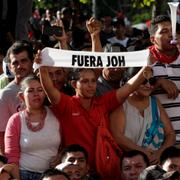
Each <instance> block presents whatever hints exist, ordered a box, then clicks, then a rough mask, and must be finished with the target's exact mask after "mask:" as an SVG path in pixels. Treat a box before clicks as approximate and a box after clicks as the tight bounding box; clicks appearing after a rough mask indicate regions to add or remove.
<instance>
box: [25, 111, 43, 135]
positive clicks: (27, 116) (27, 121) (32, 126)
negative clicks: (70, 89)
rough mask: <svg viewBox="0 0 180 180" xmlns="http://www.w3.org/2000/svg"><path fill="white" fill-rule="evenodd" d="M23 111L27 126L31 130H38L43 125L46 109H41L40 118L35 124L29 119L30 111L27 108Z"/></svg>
mask: <svg viewBox="0 0 180 180" xmlns="http://www.w3.org/2000/svg"><path fill="white" fill-rule="evenodd" d="M24 112H25V120H26V125H27V128H28V129H29V130H31V131H33V132H36V131H40V130H41V129H42V128H43V126H44V121H45V117H46V110H43V112H42V118H41V120H40V121H39V122H38V124H37V125H34V124H33V122H32V121H31V119H30V113H29V112H28V111H27V109H26V110H25V111H24Z"/></svg>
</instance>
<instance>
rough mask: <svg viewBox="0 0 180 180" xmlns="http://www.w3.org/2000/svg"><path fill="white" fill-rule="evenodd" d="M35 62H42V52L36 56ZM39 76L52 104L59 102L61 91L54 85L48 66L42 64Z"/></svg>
mask: <svg viewBox="0 0 180 180" xmlns="http://www.w3.org/2000/svg"><path fill="white" fill-rule="evenodd" d="M34 62H36V63H37V64H40V63H41V52H40V51H38V53H37V54H36V56H35V59H34ZM39 77H40V81H41V84H42V87H43V89H44V91H45V93H46V95H47V97H48V99H49V101H50V103H51V104H52V105H55V104H58V103H59V101H60V97H61V94H60V91H59V90H58V89H57V88H56V87H55V86H54V85H53V82H52V80H51V78H50V76H49V72H48V67H47V66H42V67H40V68H39Z"/></svg>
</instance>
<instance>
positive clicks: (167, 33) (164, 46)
mask: <svg viewBox="0 0 180 180" xmlns="http://www.w3.org/2000/svg"><path fill="white" fill-rule="evenodd" d="M171 40H172V28H171V22H169V21H166V22H161V23H159V24H158V27H157V30H156V32H155V34H154V35H153V36H152V37H151V42H152V43H153V44H154V45H155V46H156V47H157V49H158V50H160V51H162V52H165V51H170V50H172V49H174V48H175V47H176V45H172V44H171V43H170V42H171Z"/></svg>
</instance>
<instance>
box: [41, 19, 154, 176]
mask: <svg viewBox="0 0 180 180" xmlns="http://www.w3.org/2000/svg"><path fill="white" fill-rule="evenodd" d="M87 28H88V30H89V32H90V35H91V39H92V49H93V50H95V51H100V50H101V44H100V40H99V32H100V26H99V24H98V23H97V21H96V20H95V19H94V18H91V19H90V20H89V21H88V22H87ZM43 65H44V64H41V66H43ZM45 65H46V64H45ZM39 72H40V79H41V83H42V85H43V88H44V90H45V92H46V94H47V95H48V98H49V100H50V102H51V104H52V106H53V109H54V112H55V114H56V115H57V117H58V118H59V119H60V121H61V125H62V131H63V138H64V143H65V145H69V144H79V145H81V146H83V147H84V148H85V149H86V150H87V151H88V154H89V164H90V170H91V171H96V166H95V159H96V157H95V149H96V135H97V130H98V126H99V125H100V122H101V120H102V119H103V120H104V121H105V122H107V123H108V122H109V117H108V116H109V113H110V112H111V111H112V110H113V109H115V108H117V107H118V106H119V105H121V104H122V103H123V102H124V101H125V99H126V98H127V97H128V96H129V94H130V93H132V92H133V91H134V90H135V89H136V88H137V87H138V86H139V85H140V84H141V83H142V82H143V81H144V80H145V79H146V78H147V79H149V78H150V77H151V76H152V71H151V68H150V67H144V68H142V69H141V70H140V71H139V73H137V75H136V76H134V77H133V78H132V79H130V80H129V81H128V82H127V84H126V85H124V86H123V87H122V88H119V89H117V90H113V91H110V92H109V93H105V94H104V95H102V96H100V97H95V92H96V85H97V83H96V80H97V78H96V74H95V72H94V70H93V69H85V68H81V69H78V71H76V73H75V76H74V80H73V81H72V85H73V87H74V88H75V91H76V95H75V96H73V97H69V96H67V95H65V94H63V93H61V92H59V91H58V90H57V89H56V88H55V87H54V86H53V83H52V81H51V79H50V77H49V74H48V70H47V68H46V67H45V66H44V67H40V69H39ZM144 74H146V77H145V76H144ZM103 173H104V174H106V172H103ZM116 174H117V172H112V173H111V175H112V177H113V176H114V177H115V176H116ZM102 179H106V178H104V177H102ZM114 179H116V178H114Z"/></svg>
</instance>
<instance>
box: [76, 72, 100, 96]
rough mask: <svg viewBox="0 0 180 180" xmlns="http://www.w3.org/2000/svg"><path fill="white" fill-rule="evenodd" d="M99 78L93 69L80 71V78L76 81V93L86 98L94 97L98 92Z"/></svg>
mask: <svg viewBox="0 0 180 180" xmlns="http://www.w3.org/2000/svg"><path fill="white" fill-rule="evenodd" d="M96 86H97V79H96V76H95V73H94V72H93V71H92V70H84V71H82V72H80V79H79V80H78V81H77V82H76V87H75V89H76V93H77V94H78V95H79V96H81V97H83V98H86V99H89V98H92V97H93V96H94V95H95V93H96Z"/></svg>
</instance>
